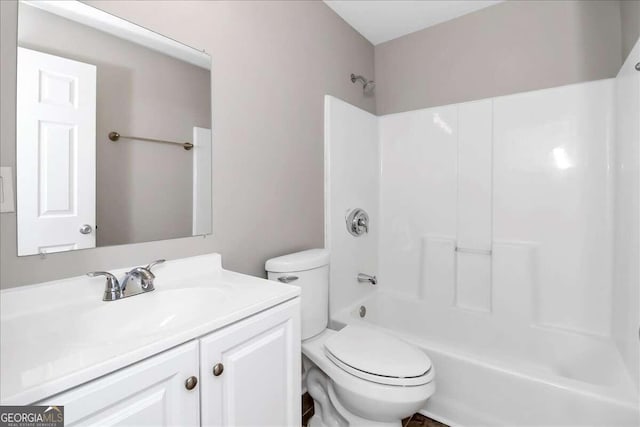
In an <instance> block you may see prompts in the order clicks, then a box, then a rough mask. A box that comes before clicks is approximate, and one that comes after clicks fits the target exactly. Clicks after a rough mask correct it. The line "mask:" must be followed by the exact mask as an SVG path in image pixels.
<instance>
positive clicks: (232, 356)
mask: <svg viewBox="0 0 640 427" xmlns="http://www.w3.org/2000/svg"><path fill="white" fill-rule="evenodd" d="M299 311H300V306H299V304H298V300H297V299H296V303H295V304H290V303H287V304H283V305H281V306H279V307H276V308H273V309H271V310H268V311H265V312H262V313H259V314H257V315H255V316H252V317H250V318H249V319H247V320H245V321H243V322H239V323H237V324H235V325H231V326H229V327H227V328H225V329H223V330H221V331H219V332H214V333H213V334H211V335H208V336H206V337H204V338H202V339H201V340H200V376H201V384H202V386H201V389H200V395H201V399H200V401H201V405H202V406H201V420H202V425H203V426H299V425H300V420H301V414H300V411H301V406H300V394H301V393H300V370H301V367H300V363H301V362H300V357H301V356H300V343H301V341H300V312H299Z"/></svg>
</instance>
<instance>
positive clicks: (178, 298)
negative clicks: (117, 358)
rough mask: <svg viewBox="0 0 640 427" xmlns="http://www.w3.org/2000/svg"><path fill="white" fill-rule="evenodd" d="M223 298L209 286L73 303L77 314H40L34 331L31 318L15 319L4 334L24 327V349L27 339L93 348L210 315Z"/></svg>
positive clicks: (156, 333) (161, 332) (168, 330)
mask: <svg viewBox="0 0 640 427" xmlns="http://www.w3.org/2000/svg"><path fill="white" fill-rule="evenodd" d="M226 299H227V297H226V295H225V292H223V291H222V290H220V289H217V288H213V287H212V288H180V289H168V290H155V291H153V292H149V293H145V294H141V295H136V296H133V297H129V298H125V299H122V300H118V301H109V302H104V301H98V302H96V303H95V304H91V305H90V306H86V305H74V306H71V307H68V310H70V311H74V312H75V315H74V316H72V317H67V316H60V313H59V312H58V311H57V310H54V311H51V312H49V313H47V312H45V313H38V315H37V327H29V326H30V325H32V324H33V323H32V322H33V321H35V320H36V319H31V316H30V315H25V316H20V317H16V318H14V319H11V320H10V321H9V322H11V323H13V322H17V323H19V324H21V325H22V327H16V328H10V327H8V328H7V330H8V331H9V330H12V331H16V332H20V331H23V330H24V328H27V329H28V330H29V331H30V333H29V334H28V335H27V336H25V335H24V334H22V333H19V336H16V337H15V339H16V340H20V342H21V343H22V345H24V341H25V339H27V340H28V341H31V342H33V343H34V344H35V343H39V344H40V345H42V344H47V343H51V344H54V343H55V342H58V341H59V340H64V342H65V343H66V347H67V348H69V347H94V348H95V347H96V346H105V345H110V344H112V343H115V342H118V343H122V342H123V341H134V340H140V339H141V338H145V337H157V336H160V335H164V334H168V333H171V332H173V331H177V330H180V329H181V328H184V327H185V326H187V325H189V324H192V323H193V321H194V318H196V317H198V316H207V315H209V316H210V314H211V312H212V311H214V312H215V311H216V309H217V308H218V309H219V307H220V306H221V305H222V304H224V302H225V300H226ZM34 326H35V325H34ZM2 341H3V345H4V344H7V345H10V342H11V341H12V337H10V336H5V337H3V339H2Z"/></svg>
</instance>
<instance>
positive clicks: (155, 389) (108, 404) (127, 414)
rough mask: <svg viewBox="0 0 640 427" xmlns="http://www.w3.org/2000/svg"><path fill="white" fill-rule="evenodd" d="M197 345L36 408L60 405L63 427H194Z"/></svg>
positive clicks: (90, 383) (140, 364)
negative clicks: (192, 383) (189, 386)
mask: <svg viewBox="0 0 640 427" xmlns="http://www.w3.org/2000/svg"><path fill="white" fill-rule="evenodd" d="M190 376H195V377H198V342H197V341H192V342H190V343H187V344H184V345H181V346H180V347H176V348H174V349H172V350H168V351H166V352H164V353H161V354H159V355H157V356H153V357H151V358H149V359H147V360H144V361H142V362H139V363H136V364H135V365H132V366H129V367H127V368H124V369H122V370H120V371H117V372H115V373H112V374H109V375H107V376H105V377H103V378H100V379H97V380H94V381H91V382H89V383H87V384H84V385H81V386H79V387H76V388H75V389H72V390H70V391H67V392H64V393H61V394H58V395H56V396H53V397H50V398H47V399H46V400H45V401H43V402H39V403H38V404H40V405H64V415H65V425H66V426H81V425H82V426H170V425H176V426H197V425H198V424H199V409H200V408H199V394H198V390H199V388H200V385H199V384H198V385H196V387H195V388H193V389H192V390H187V388H186V385H185V381H186V380H187V378H189V377H190Z"/></svg>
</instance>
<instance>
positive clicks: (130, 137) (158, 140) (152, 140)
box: [109, 131, 193, 151]
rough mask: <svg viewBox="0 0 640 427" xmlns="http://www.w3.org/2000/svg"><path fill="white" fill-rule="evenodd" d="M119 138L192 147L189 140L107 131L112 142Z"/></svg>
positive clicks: (188, 148)
mask: <svg viewBox="0 0 640 427" xmlns="http://www.w3.org/2000/svg"><path fill="white" fill-rule="evenodd" d="M120 138H125V139H137V140H140V141H149V142H160V143H162V144H176V145H182V148H184V149H185V150H187V151H189V150H191V149H192V148H193V144H192V143H190V142H176V141H167V140H164V139H155V138H143V137H141V136H126V135H120V134H119V133H118V132H116V131H112V132H109V139H110V140H111V141H113V142H116V141H118V140H119V139H120Z"/></svg>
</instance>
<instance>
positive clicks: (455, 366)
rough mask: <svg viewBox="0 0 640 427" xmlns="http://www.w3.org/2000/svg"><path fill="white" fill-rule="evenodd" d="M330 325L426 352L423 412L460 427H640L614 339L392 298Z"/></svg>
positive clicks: (382, 295)
mask: <svg viewBox="0 0 640 427" xmlns="http://www.w3.org/2000/svg"><path fill="white" fill-rule="evenodd" d="M361 307H365V308H366V314H365V316H364V317H360V313H361V309H360V308H361ZM331 320H332V326H333V327H336V328H340V327H342V326H344V325H347V324H364V325H369V326H372V325H373V326H375V327H377V328H381V329H383V330H385V331H387V332H391V333H393V334H395V335H396V336H399V337H400V338H402V339H404V340H406V341H409V342H411V343H413V344H414V345H416V346H418V347H420V348H421V349H423V350H424V352H425V353H427V354H428V355H429V357H430V358H431V360H432V362H433V365H434V367H435V372H436V392H435V394H434V395H433V396H432V397H431V398H430V399H429V401H428V403H427V405H426V406H425V407H424V408H423V409H422V410H421V411H420V412H422V413H423V414H424V415H427V416H429V417H431V418H434V419H436V420H439V421H441V422H443V423H445V424H448V425H450V426H452V427H453V426H468V427H471V426H473V427H475V426H498V425H502V426H607V427H614V426H639V425H640V413H639V401H638V391H637V390H636V389H635V386H634V383H633V381H632V380H631V378H630V376H629V374H628V372H627V371H626V369H625V366H624V363H623V361H622V360H621V358H620V355H619V353H618V350H617V348H616V346H615V344H614V343H613V341H612V340H610V339H607V338H602V337H598V336H589V335H586V334H582V333H575V332H570V331H563V330H558V329H553V328H544V327H538V326H533V325H514V324H510V325H503V324H501V323H500V321H499V320H498V321H495V319H492V317H491V316H485V317H482V316H479V315H478V314H477V313H468V315H466V316H465V315H464V313H463V315H461V314H460V312H458V311H456V312H455V313H452V312H451V309H449V310H447V308H446V307H445V308H437V307H428V306H426V305H425V303H424V302H423V301H420V300H417V299H415V298H407V297H404V296H402V295H398V294H393V293H388V292H384V291H377V292H375V293H373V295H372V296H370V297H368V298H367V299H365V300H362V301H360V302H359V303H358V304H356V305H355V306H353V307H351V308H349V309H347V310H344V311H342V312H340V313H338V314H336V315H332V318H331ZM503 323H504V322H503Z"/></svg>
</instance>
